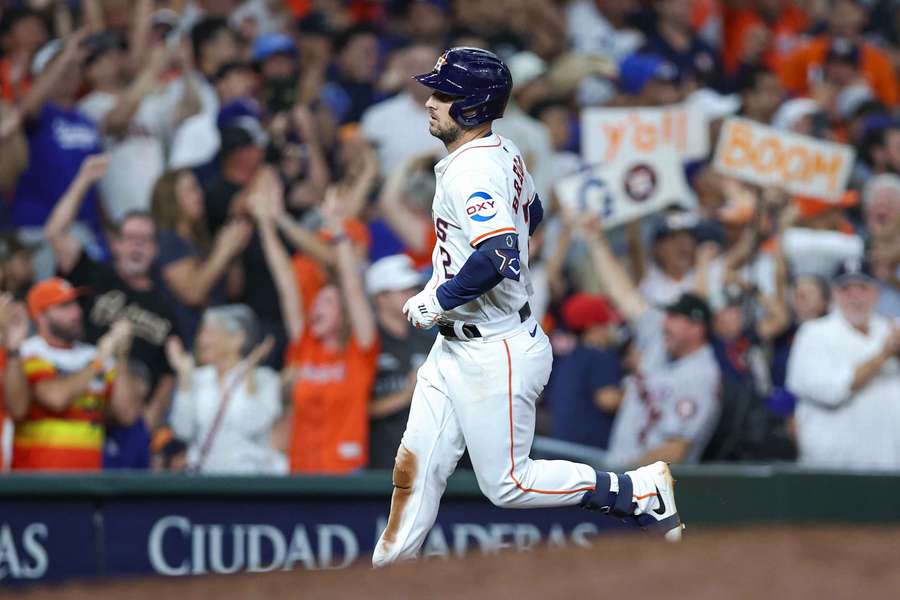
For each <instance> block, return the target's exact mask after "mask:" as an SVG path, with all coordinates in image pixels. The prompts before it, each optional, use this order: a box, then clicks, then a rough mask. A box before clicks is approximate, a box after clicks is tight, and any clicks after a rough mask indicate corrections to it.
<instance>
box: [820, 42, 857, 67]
mask: <svg viewBox="0 0 900 600" xmlns="http://www.w3.org/2000/svg"><path fill="white" fill-rule="evenodd" d="M832 61H839V62H845V63H850V64H853V65H857V64H859V44H857V43H856V42H854V41H852V40H848V39H847V38H834V39H833V40H831V44H830V45H829V46H828V52H827V53H826V54H825V62H826V63H829V62H832Z"/></svg>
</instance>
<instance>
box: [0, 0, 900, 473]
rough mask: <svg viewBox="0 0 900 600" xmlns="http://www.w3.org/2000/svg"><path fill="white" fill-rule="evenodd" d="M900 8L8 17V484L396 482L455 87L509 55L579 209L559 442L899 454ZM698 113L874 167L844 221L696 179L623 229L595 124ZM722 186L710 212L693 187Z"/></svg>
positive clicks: (411, 3) (619, 448) (247, 1)
mask: <svg viewBox="0 0 900 600" xmlns="http://www.w3.org/2000/svg"><path fill="white" fill-rule="evenodd" d="M896 9H897V4H896V2H893V1H891V0H596V1H594V0H568V1H567V0H495V1H489V2H488V1H484V0H453V1H451V0H18V1H16V0H8V1H7V2H5V3H4V6H3V8H2V9H0V11H2V12H0V223H2V229H3V231H2V238H0V290H2V292H3V295H2V296H0V335H2V342H3V343H2V346H0V372H2V383H3V385H2V391H0V400H2V401H0V422H2V423H3V427H2V434H0V441H2V443H0V456H2V459H0V464H2V465H3V470H13V471H16V470H57V469H58V470H64V469H77V470H98V469H101V468H103V469H114V468H129V469H156V470H188V471H194V472H202V473H260V474H262V473H266V474H280V473H327V474H345V473H352V472H355V471H358V470H359V469H364V468H390V467H391V466H392V464H393V457H394V453H395V452H396V449H397V447H398V444H399V441H400V436H401V435H402V433H403V429H404V426H405V422H406V416H407V414H408V410H409V405H410V401H411V397H412V391H413V387H414V385H415V373H416V369H417V367H418V366H419V365H420V364H421V363H422V362H423V361H424V359H425V357H426V356H427V354H428V352H429V349H430V347H431V344H432V343H433V341H434V335H435V332H434V331H421V330H416V329H413V328H412V327H411V326H410V325H409V324H408V323H407V322H406V319H405V318H404V316H403V315H402V313H401V308H402V306H403V304H404V302H405V301H406V300H407V299H408V298H409V297H411V296H412V295H413V294H415V293H416V292H417V291H418V290H419V289H421V287H422V286H423V285H424V282H425V281H427V278H428V275H429V270H430V268H431V252H432V248H433V246H434V242H435V231H434V227H433V224H432V221H431V215H430V203H431V199H432V195H433V193H434V186H435V183H434V173H433V168H434V165H435V164H436V162H437V161H438V160H440V158H441V157H442V156H443V155H444V154H445V153H446V152H445V149H444V147H443V145H442V143H441V142H439V141H438V140H437V139H435V138H434V137H432V136H431V135H430V134H429V132H428V121H427V113H426V110H425V108H424V102H425V100H426V99H427V98H428V94H429V93H430V92H429V90H428V89H427V88H424V87H423V86H420V85H418V84H417V83H416V82H415V81H413V80H412V79H411V78H410V76H411V75H413V74H418V73H424V72H428V71H430V70H431V69H432V68H434V65H435V64H436V61H437V60H438V58H439V56H440V53H441V52H442V50H443V49H444V48H447V47H451V46H461V45H465V46H478V47H482V48H487V49H491V50H493V51H494V52H496V53H498V54H499V55H500V56H501V57H502V58H503V59H504V60H505V61H507V63H508V64H509V66H510V69H511V71H512V75H513V80H514V89H513V93H512V97H511V99H510V102H509V105H508V107H507V110H506V114H505V116H504V118H503V119H502V120H500V121H498V122H497V123H496V124H495V130H496V131H497V132H498V133H500V134H501V135H504V136H507V137H509V138H511V139H512V140H513V141H514V142H515V143H516V144H517V145H518V146H519V147H520V148H521V149H522V151H523V154H524V157H525V162H526V165H527V166H528V169H529V171H530V172H531V173H532V174H533V176H534V179H535V183H536V186H537V189H538V191H539V194H540V197H541V198H542V199H543V203H544V207H545V212H546V218H545V222H544V224H543V225H542V227H541V228H540V229H539V230H538V231H537V232H536V233H535V235H534V237H533V238H532V241H531V247H530V257H529V260H530V266H529V267H530V272H531V277H532V281H533V284H534V288H535V295H534V298H533V299H532V302H531V309H532V311H533V312H534V314H535V315H536V316H537V318H538V319H539V321H540V322H542V323H543V326H544V328H545V330H546V331H547V332H548V334H549V335H550V336H551V340H552V343H553V348H554V353H555V358H554V366H553V373H552V375H551V379H550V382H549V384H548V386H547V388H546V389H545V393H544V395H543V399H542V401H541V403H540V404H539V407H538V410H539V413H540V418H539V429H538V433H539V434H544V435H549V436H552V437H554V438H557V439H561V440H565V441H569V442H575V443H578V444H585V445H589V446H593V447H597V448H601V449H606V450H608V452H609V457H610V461H612V462H615V463H617V464H638V463H647V462H650V461H652V460H659V459H665V460H669V461H671V462H698V461H772V460H797V459H799V461H800V462H801V463H802V464H807V465H812V466H824V467H839V468H862V469H870V468H872V469H900V112H898V109H900V86H898V72H900V11H898V10H896ZM679 103H686V104H687V105H689V106H695V107H696V108H697V109H698V110H702V111H704V112H705V113H706V115H707V116H708V117H709V119H710V121H711V126H710V136H711V138H712V144H711V147H712V148H715V140H716V135H717V134H718V131H719V127H720V126H721V123H722V121H723V119H726V118H728V117H730V116H740V117H744V118H745V119H749V120H751V121H753V122H756V123H760V124H765V125H770V126H772V127H774V128H776V129H778V130H781V131H789V132H793V133H796V134H800V135H804V136H809V137H812V138H816V139H819V140H828V141H833V142H838V143H841V144H846V145H849V146H851V147H852V148H853V149H854V150H855V163H854V165H853V168H852V171H851V173H850V177H849V186H848V190H847V191H846V193H844V194H843V196H842V197H841V199H840V201H838V202H835V201H834V200H833V199H826V198H817V197H801V196H797V195H795V194H791V193H788V192H786V191H784V189H782V188H780V187H778V186H772V187H760V186H756V185H752V184H749V183H747V182H745V181H739V180H738V179H735V178H733V177H726V176H724V175H723V174H722V173H721V172H719V171H718V170H716V169H715V168H714V167H713V160H712V158H713V157H712V155H711V154H712V153H710V155H708V156H706V157H705V158H703V159H702V160H691V161H689V162H685V163H684V164H683V165H678V166H679V168H681V167H683V170H684V173H685V177H686V180H687V182H688V184H689V185H690V189H691V192H692V195H693V196H694V197H695V200H696V201H690V202H689V201H688V200H689V199H688V198H684V199H682V200H684V202H682V204H685V205H686V206H688V207H689V208H679V209H674V208H673V209H666V210H663V211H661V212H658V213H656V214H651V215H648V216H645V217H643V218H641V219H639V220H634V221H631V222H630V223H628V224H625V225H622V226H618V227H605V226H604V223H603V222H602V220H601V218H600V217H599V216H598V215H597V214H593V213H592V212H590V211H582V212H579V211H578V209H576V208H573V207H572V206H570V205H566V204H565V203H564V202H560V201H559V198H558V194H557V187H556V183H557V182H558V181H559V180H560V179H562V178H564V177H565V176H567V175H570V174H572V173H575V172H577V171H578V170H579V169H581V168H582V167H583V166H584V159H583V157H582V155H581V152H580V149H581V148H582V142H583V140H582V137H583V136H584V135H589V132H585V131H584V130H583V128H582V121H581V116H582V113H583V111H585V110H588V109H592V108H595V107H653V106H667V105H674V104H679ZM691 200H692V199H691Z"/></svg>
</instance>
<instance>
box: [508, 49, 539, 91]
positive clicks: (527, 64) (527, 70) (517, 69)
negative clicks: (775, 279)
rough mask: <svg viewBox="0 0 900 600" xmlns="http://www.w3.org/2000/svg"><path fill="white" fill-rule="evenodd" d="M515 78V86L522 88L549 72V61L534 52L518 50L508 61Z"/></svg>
mask: <svg viewBox="0 0 900 600" xmlns="http://www.w3.org/2000/svg"><path fill="white" fill-rule="evenodd" d="M506 66H508V67H509V72H510V74H511V75H512V79H513V88H514V89H520V88H523V87H525V86H526V85H528V84H529V83H531V82H532V81H534V80H535V79H537V78H538V77H540V76H541V75H543V74H544V73H546V72H547V63H546V62H544V59H542V58H541V57H540V56H538V55H537V54H535V53H534V52H528V51H522V52H516V53H515V54H513V55H512V56H510V57H509V60H507V61H506Z"/></svg>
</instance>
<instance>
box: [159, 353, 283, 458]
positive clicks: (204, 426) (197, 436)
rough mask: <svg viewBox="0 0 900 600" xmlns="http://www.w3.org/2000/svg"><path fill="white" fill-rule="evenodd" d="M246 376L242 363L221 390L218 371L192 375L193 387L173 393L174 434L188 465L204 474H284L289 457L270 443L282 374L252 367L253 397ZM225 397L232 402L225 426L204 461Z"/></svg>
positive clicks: (277, 413) (208, 368)
mask: <svg viewBox="0 0 900 600" xmlns="http://www.w3.org/2000/svg"><path fill="white" fill-rule="evenodd" d="M243 375H244V368H243V365H238V366H236V367H235V368H233V369H232V370H231V371H229V372H228V373H227V374H226V375H225V380H224V383H223V385H221V386H220V385H219V378H218V374H217V373H216V369H215V367H212V366H205V367H200V368H199V369H197V370H196V371H194V375H193V379H192V382H191V389H190V390H189V391H183V390H181V389H179V390H178V391H177V392H176V393H175V399H174V400H173V403H172V413H171V415H170V417H169V422H170V424H171V426H172V430H173V431H174V432H175V435H176V436H177V437H179V438H180V439H182V440H184V441H185V443H187V445H188V454H187V458H188V464H190V465H191V466H193V467H195V468H199V471H200V472H201V473H242V474H247V475H252V474H266V473H267V474H283V473H286V472H287V459H286V458H285V457H284V455H283V454H281V453H279V452H277V451H276V450H274V449H273V448H272V445H271V435H272V427H273V426H274V425H275V422H276V421H277V420H278V418H279V417H280V416H281V384H280V380H279V377H278V374H277V373H276V372H275V371H273V370H272V369H269V368H268V367H257V368H256V369H254V372H253V377H255V378H256V381H255V390H254V393H251V391H250V387H249V385H248V379H247V377H244V376H243ZM226 393H227V394H228V395H229V400H228V404H227V406H226V407H225V409H224V414H223V416H222V418H221V422H220V424H219V427H218V429H217V431H216V433H215V434H214V436H213V439H212V443H211V444H210V446H209V450H208V452H207V454H206V456H205V457H201V453H202V449H203V446H204V444H206V443H207V442H206V440H207V438H208V437H209V433H210V430H211V429H212V426H213V423H214V422H215V420H216V414H217V413H218V412H219V410H220V406H221V405H222V400H223V398H224V397H225V395H226ZM201 460H202V462H201ZM198 463H199V464H198Z"/></svg>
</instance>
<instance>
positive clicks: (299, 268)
mask: <svg viewBox="0 0 900 600" xmlns="http://www.w3.org/2000/svg"><path fill="white" fill-rule="evenodd" d="M344 229H345V230H346V231H347V237H348V238H350V240H351V241H352V242H353V243H354V244H356V245H358V246H362V247H364V248H368V247H369V244H371V236H370V235H369V229H368V228H367V227H366V225H365V223H363V222H362V221H359V220H358V219H347V220H345V221H344ZM320 236H321V237H322V239H324V240H328V239H329V238H330V236H329V235H328V234H327V233H325V232H322V233H320ZM292 263H293V267H294V277H295V278H296V279H297V287H298V288H299V289H300V300H301V302H302V304H303V312H304V313H308V312H309V307H310V306H312V303H313V300H315V298H316V294H318V293H319V290H321V289H322V288H323V287H325V284H327V283H328V275H327V274H326V273H325V269H323V268H322V265H320V264H319V262H318V261H316V260H313V259H312V258H309V257H308V256H306V255H305V254H302V253H297V254H295V255H294V257H293V259H292Z"/></svg>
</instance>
